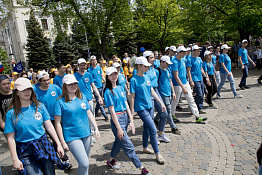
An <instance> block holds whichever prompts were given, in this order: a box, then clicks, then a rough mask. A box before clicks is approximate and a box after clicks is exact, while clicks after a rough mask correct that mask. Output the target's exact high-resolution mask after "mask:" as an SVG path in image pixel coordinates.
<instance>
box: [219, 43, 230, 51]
mask: <svg viewBox="0 0 262 175" xmlns="http://www.w3.org/2000/svg"><path fill="white" fill-rule="evenodd" d="M230 48H231V47H228V45H227V44H223V45H222V46H221V49H222V50H223V49H230Z"/></svg>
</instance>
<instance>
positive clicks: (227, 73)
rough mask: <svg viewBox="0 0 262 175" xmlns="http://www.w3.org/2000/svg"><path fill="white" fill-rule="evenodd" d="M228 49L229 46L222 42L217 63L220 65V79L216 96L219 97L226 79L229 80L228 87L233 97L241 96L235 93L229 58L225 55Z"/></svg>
mask: <svg viewBox="0 0 262 175" xmlns="http://www.w3.org/2000/svg"><path fill="white" fill-rule="evenodd" d="M228 49H230V47H228V45H227V44H224V45H222V46H221V50H222V51H223V53H222V54H221V55H220V57H219V64H220V65H221V66H220V77H221V81H220V83H219V85H218V87H217V97H218V98H221V96H220V92H221V89H222V86H223V85H224V84H225V82H226V79H228V81H229V82H230V87H231V90H232V92H233V94H234V97H237V98H242V97H243V95H239V94H237V91H236V87H235V81H234V77H233V73H232V72H231V59H230V57H229V56H228V55H227V53H228Z"/></svg>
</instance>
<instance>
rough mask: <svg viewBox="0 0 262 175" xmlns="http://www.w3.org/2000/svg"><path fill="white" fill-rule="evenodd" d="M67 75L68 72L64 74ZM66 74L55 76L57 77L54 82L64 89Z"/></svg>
mask: <svg viewBox="0 0 262 175" xmlns="http://www.w3.org/2000/svg"><path fill="white" fill-rule="evenodd" d="M65 75H66V74H64V76H65ZM64 76H62V77H61V76H60V75H57V76H55V78H54V79H53V84H56V85H57V86H59V87H60V88H61V89H62V87H63V83H62V80H63V78H64Z"/></svg>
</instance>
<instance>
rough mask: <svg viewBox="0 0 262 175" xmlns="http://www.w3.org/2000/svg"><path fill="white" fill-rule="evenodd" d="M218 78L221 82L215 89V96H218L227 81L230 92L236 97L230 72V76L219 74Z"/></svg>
mask: <svg viewBox="0 0 262 175" xmlns="http://www.w3.org/2000/svg"><path fill="white" fill-rule="evenodd" d="M220 77H221V81H220V84H219V85H218V87H217V95H219V96H220V92H221V89H222V86H224V84H225V82H226V79H228V81H229V82H230V87H231V90H232V92H233V94H234V96H236V95H237V91H236V87H235V81H234V77H233V74H232V72H231V76H228V74H227V73H221V72H220Z"/></svg>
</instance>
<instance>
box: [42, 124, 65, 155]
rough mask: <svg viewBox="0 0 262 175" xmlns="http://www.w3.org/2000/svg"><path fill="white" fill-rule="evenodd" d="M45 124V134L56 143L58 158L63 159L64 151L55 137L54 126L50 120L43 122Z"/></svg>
mask: <svg viewBox="0 0 262 175" xmlns="http://www.w3.org/2000/svg"><path fill="white" fill-rule="evenodd" d="M44 124H45V128H46V130H47V132H48V133H49V134H50V136H51V137H52V138H53V140H54V141H55V142H56V144H57V152H58V153H59V155H60V157H64V150H63V148H62V146H61V143H60V141H59V139H58V137H57V134H56V131H55V128H54V126H53V125H52V123H51V121H50V120H46V121H44Z"/></svg>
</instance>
